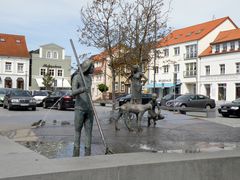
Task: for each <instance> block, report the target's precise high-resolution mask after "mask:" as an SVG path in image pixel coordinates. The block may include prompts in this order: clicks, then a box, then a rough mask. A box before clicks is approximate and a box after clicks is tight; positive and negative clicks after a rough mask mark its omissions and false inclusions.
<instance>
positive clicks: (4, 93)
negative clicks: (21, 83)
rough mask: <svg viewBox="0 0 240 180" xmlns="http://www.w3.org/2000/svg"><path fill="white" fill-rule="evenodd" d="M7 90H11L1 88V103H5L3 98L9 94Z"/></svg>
mask: <svg viewBox="0 0 240 180" xmlns="http://www.w3.org/2000/svg"><path fill="white" fill-rule="evenodd" d="M7 91H9V88H0V105H1V106H2V105H3V99H4V96H5V95H6V94H7Z"/></svg>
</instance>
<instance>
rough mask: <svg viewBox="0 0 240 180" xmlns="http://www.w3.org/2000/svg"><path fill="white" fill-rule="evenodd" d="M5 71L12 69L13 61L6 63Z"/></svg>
mask: <svg viewBox="0 0 240 180" xmlns="http://www.w3.org/2000/svg"><path fill="white" fill-rule="evenodd" d="M5 71H8V72H9V71H12V63H11V62H6V64H5Z"/></svg>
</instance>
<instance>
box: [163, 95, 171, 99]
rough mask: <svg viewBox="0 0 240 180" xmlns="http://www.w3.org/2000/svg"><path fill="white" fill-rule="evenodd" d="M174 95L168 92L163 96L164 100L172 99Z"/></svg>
mask: <svg viewBox="0 0 240 180" xmlns="http://www.w3.org/2000/svg"><path fill="white" fill-rule="evenodd" d="M171 97H172V95H171V94H168V95H166V96H164V97H163V99H164V100H169V99H171Z"/></svg>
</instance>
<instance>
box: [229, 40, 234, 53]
mask: <svg viewBox="0 0 240 180" xmlns="http://www.w3.org/2000/svg"><path fill="white" fill-rule="evenodd" d="M230 50H231V51H234V50H235V41H232V42H230Z"/></svg>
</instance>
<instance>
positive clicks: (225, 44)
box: [222, 43, 227, 52]
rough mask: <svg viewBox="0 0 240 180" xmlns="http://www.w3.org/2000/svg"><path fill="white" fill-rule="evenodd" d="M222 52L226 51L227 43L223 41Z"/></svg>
mask: <svg viewBox="0 0 240 180" xmlns="http://www.w3.org/2000/svg"><path fill="white" fill-rule="evenodd" d="M222 51H223V52H226V51H227V43H223V50H222Z"/></svg>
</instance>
